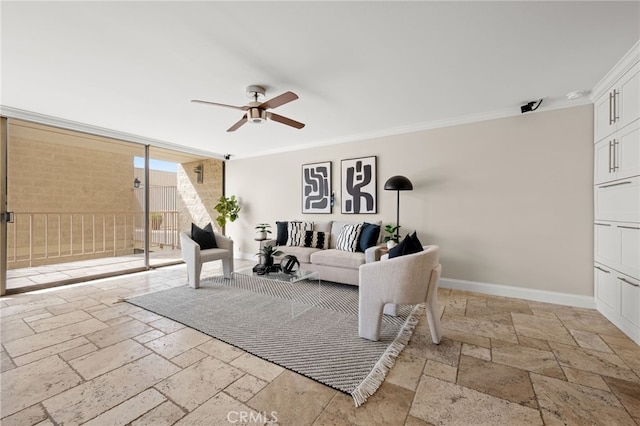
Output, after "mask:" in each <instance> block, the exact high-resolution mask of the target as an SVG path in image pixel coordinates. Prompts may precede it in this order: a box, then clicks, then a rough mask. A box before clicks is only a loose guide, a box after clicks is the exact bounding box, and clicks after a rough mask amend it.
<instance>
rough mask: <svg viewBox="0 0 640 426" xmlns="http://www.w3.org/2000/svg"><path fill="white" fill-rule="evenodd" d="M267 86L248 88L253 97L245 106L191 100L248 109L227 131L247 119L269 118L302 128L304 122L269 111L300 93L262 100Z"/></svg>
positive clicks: (249, 94) (231, 130)
mask: <svg viewBox="0 0 640 426" xmlns="http://www.w3.org/2000/svg"><path fill="white" fill-rule="evenodd" d="M265 92H266V91H265V88H264V87H262V86H256V85H251V86H248V87H247V89H246V93H247V96H248V97H249V98H250V99H253V100H252V101H251V102H249V103H248V104H247V105H244V106H235V105H227V104H221V103H218V102H210V101H202V100H199V99H192V100H191V102H197V103H201V104H209V105H216V106H221V107H225V108H233V109H238V110H241V111H246V113H245V114H244V115H243V116H242V118H241V119H240V120H238V121H237V122H236V123H235V124H234V125H233V126H231V127H229V129H227V132H234V131H236V130H237V129H238V128H240V126H242V125H243V124H244V123H246V122H247V121H248V122H250V123H256V124H260V123H263V122H265V121H267V120H272V121H277V122H278V123H282V124H286V125H287V126H291V127H294V128H296V129H302V128H303V127H304V124H303V123H300V122H298V121H295V120H292V119H290V118H287V117H284V116H282V115H278V114H275V113H272V112H268V111H267V110H268V109H273V108H277V107H279V106H282V105H284V104H287V103H289V102H291V101H295V100H296V99H298V95H296V94H295V93H293V92H285V93H283V94H281V95H279V96H276V97H275V98H272V99H269V100H268V101H264V102H260V100H261V99H264V96H265Z"/></svg>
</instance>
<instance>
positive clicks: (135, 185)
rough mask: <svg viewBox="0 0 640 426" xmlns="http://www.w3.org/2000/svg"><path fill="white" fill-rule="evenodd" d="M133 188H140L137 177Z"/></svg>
mask: <svg viewBox="0 0 640 426" xmlns="http://www.w3.org/2000/svg"><path fill="white" fill-rule="evenodd" d="M133 187H134V188H140V179H138V178H137V177H136V178H135V179H134V180H133Z"/></svg>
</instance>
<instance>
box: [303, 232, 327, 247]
mask: <svg viewBox="0 0 640 426" xmlns="http://www.w3.org/2000/svg"><path fill="white" fill-rule="evenodd" d="M325 241H326V240H325V234H324V232H316V231H306V233H305V235H304V246H305V247H313V248H319V249H324V247H325Z"/></svg>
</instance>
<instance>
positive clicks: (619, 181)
mask: <svg viewBox="0 0 640 426" xmlns="http://www.w3.org/2000/svg"><path fill="white" fill-rule="evenodd" d="M623 59H625V60H623V61H621V62H620V63H621V64H622V65H620V67H621V69H613V70H611V72H610V73H609V75H608V76H607V77H605V79H604V80H603V82H605V81H606V82H609V83H605V84H604V85H603V83H600V84H599V86H603V87H598V86H596V87H597V89H599V90H598V92H597V93H596V96H597V97H596V99H595V102H594V143H595V145H594V174H593V175H594V260H595V265H594V284H595V289H594V297H595V302H596V306H597V308H598V310H599V311H600V312H601V313H602V314H604V315H605V316H606V317H607V318H609V320H611V321H612V322H613V323H614V324H615V325H616V326H617V327H618V328H620V329H621V330H622V331H623V332H624V333H626V334H627V335H628V336H629V337H631V338H632V339H633V340H634V341H635V342H636V343H638V344H640V42H639V44H636V46H634V48H633V49H632V50H631V51H630V52H629V54H628V55H627V56H626V57H625V58H623Z"/></svg>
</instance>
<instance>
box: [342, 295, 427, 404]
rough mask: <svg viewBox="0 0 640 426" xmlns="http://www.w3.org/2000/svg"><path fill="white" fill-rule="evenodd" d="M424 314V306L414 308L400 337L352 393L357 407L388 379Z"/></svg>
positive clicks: (398, 336)
mask: <svg viewBox="0 0 640 426" xmlns="http://www.w3.org/2000/svg"><path fill="white" fill-rule="evenodd" d="M423 312H424V306H423V305H422V304H420V305H416V307H415V308H413V310H412V311H411V314H409V317H408V318H407V320H406V322H405V324H404V326H403V327H402V329H401V330H400V331H399V332H398V335H397V336H396V338H395V339H394V340H393V342H392V343H391V344H390V345H389V347H388V348H387V350H386V351H385V353H384V354H382V357H380V359H379V360H378V362H376V365H375V366H374V367H373V370H371V372H370V373H369V374H368V375H367V377H365V379H364V380H363V381H362V383H360V384H359V385H358V387H357V388H355V389H354V390H353V392H351V396H352V397H353V402H355V404H356V407H359V406H361V405H362V404H364V403H365V402H367V399H368V398H369V397H370V396H371V395H373V394H374V393H375V391H377V390H378V388H379V387H380V385H382V382H384V379H385V377H387V373H389V370H391V368H392V367H393V365H394V364H395V362H396V358H397V357H398V355H400V352H402V350H403V349H404V347H405V346H406V345H407V343H409V340H410V339H411V336H412V334H413V330H414V329H415V328H416V325H418V322H419V321H420V317H421V316H422V313H423Z"/></svg>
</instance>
